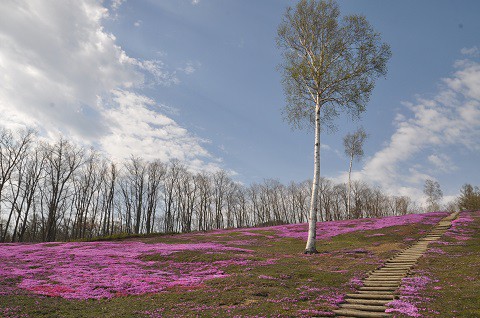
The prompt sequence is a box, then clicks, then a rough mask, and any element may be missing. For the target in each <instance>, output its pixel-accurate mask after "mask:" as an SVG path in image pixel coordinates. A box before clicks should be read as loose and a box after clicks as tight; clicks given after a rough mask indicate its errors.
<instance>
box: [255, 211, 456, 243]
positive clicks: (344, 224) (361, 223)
mask: <svg viewBox="0 0 480 318" xmlns="http://www.w3.org/2000/svg"><path fill="white" fill-rule="evenodd" d="M447 214H448V213H446V212H432V213H425V214H407V215H403V216H389V217H383V218H372V219H355V220H343V221H331V222H319V223H318V224H317V238H318V239H329V238H331V237H334V236H337V235H340V234H346V233H350V232H356V231H369V230H378V229H383V228H386V227H391V226H399V225H407V224H412V223H422V224H428V225H433V224H436V223H438V221H440V220H441V219H442V218H443V217H445V216H446V215H447ZM256 230H263V231H275V232H276V234H277V235H278V236H280V237H291V238H299V239H303V240H306V238H307V224H306V223H302V224H289V225H277V226H270V227H264V228H258V229H249V231H250V232H254V231H256Z"/></svg>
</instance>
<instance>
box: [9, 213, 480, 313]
mask: <svg viewBox="0 0 480 318" xmlns="http://www.w3.org/2000/svg"><path fill="white" fill-rule="evenodd" d="M445 215H447V214H446V213H429V214H421V215H407V216H403V217H389V218H383V219H364V220H349V221H339V222H326V223H319V224H318V238H319V244H318V250H319V251H320V254H318V255H310V256H308V255H303V254H302V252H303V249H304V244H305V237H306V230H307V226H306V224H299V225H286V226H274V227H265V228H256V229H237V230H219V231H213V232H208V233H191V234H181V235H170V236H157V237H155V236H150V237H145V238H134V239H125V240H121V241H101V242H100V241H99V242H73V243H42V244H3V245H1V246H0V264H2V266H1V267H0V286H1V288H0V317H197V316H198V317H235V316H237V317H262V316H265V317H312V316H318V315H323V316H329V315H332V313H331V310H333V309H335V308H336V306H337V304H338V303H339V302H341V301H342V299H343V295H344V294H346V293H349V292H351V291H353V290H354V288H355V287H357V286H358V285H359V284H360V280H361V279H362V278H363V277H365V275H366V273H367V272H368V271H370V270H373V269H375V268H376V267H377V266H378V265H379V264H382V262H384V261H385V260H386V259H388V258H389V257H391V256H392V255H394V254H395V253H396V252H398V251H400V250H401V249H403V248H405V247H406V246H408V244H409V243H411V242H412V241H414V240H416V239H418V238H419V237H421V236H423V235H424V234H425V233H426V232H427V231H428V230H429V229H430V228H431V227H432V225H434V224H436V223H437V222H438V221H439V220H440V219H441V218H442V217H444V216H445ZM479 226H480V213H479V212H468V213H467V212H465V213H462V214H461V218H460V219H459V220H457V221H455V223H454V226H453V227H452V229H451V230H450V231H449V232H448V233H447V235H445V236H444V237H443V238H442V241H440V242H438V243H434V244H432V245H431V248H430V250H429V252H428V253H427V255H426V257H423V258H422V259H421V260H420V262H419V265H418V266H417V267H416V269H415V272H416V278H415V279H410V280H409V281H408V280H407V281H406V282H405V283H406V287H405V288H404V289H403V290H402V296H401V297H400V299H399V300H398V301H396V303H395V304H393V305H392V306H393V309H394V310H396V311H395V312H394V313H395V315H398V316H408V315H410V316H425V317H431V316H437V317H438V316H443V317H453V316H457V317H478V316H480V313H479V311H478V308H480V304H479V301H478V299H479V298H480V297H479V292H478V291H479V290H480V286H479V283H478V282H479V281H480V273H479V270H478V264H479V263H480V259H479V255H480V253H479V252H480V250H479V246H480V244H479V243H480V242H479V241H480V236H479ZM417 277H419V278H417ZM446 308H448V309H446ZM447 310H448V313H447V312H446V311H447ZM453 310H455V312H454V311H453ZM402 313H403V314H402ZM406 314H408V315H406Z"/></svg>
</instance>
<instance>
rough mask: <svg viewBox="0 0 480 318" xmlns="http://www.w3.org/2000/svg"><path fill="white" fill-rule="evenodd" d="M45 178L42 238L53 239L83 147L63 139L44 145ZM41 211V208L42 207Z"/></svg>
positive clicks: (81, 159)
mask: <svg viewBox="0 0 480 318" xmlns="http://www.w3.org/2000/svg"><path fill="white" fill-rule="evenodd" d="M44 149H45V152H46V154H45V159H46V164H45V169H46V179H45V183H44V185H43V199H44V203H45V204H46V208H47V212H48V215H47V218H46V220H45V222H46V224H45V228H44V240H45V241H54V240H55V239H56V235H57V225H58V221H59V220H60V219H61V218H63V216H64V215H63V212H65V209H64V208H65V201H66V199H67V196H69V195H70V194H69V187H70V186H71V182H72V178H73V173H74V172H75V171H76V170H77V169H78V168H79V167H80V165H81V164H82V161H83V149H80V148H77V147H75V146H73V145H72V144H71V143H69V142H68V141H66V140H65V139H60V140H59V141H57V142H56V143H55V144H53V145H45V146H44ZM42 211H43V209H42Z"/></svg>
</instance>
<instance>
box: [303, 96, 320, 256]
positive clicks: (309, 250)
mask: <svg viewBox="0 0 480 318" xmlns="http://www.w3.org/2000/svg"><path fill="white" fill-rule="evenodd" d="M316 104H317V105H316V106H315V148H314V158H315V159H314V173H313V182H312V197H311V199H310V212H309V217H308V240H307V246H306V247H305V254H315V253H318V251H317V248H316V246H315V243H316V238H317V233H316V232H317V212H318V204H317V201H318V189H319V183H320V105H319V103H318V101H317V103H316Z"/></svg>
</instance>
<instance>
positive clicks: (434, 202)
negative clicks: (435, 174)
mask: <svg viewBox="0 0 480 318" xmlns="http://www.w3.org/2000/svg"><path fill="white" fill-rule="evenodd" d="M423 193H424V194H425V196H426V197H427V211H437V210H438V209H440V201H441V200H442V198H443V192H442V189H440V183H438V181H434V180H431V179H427V180H425V185H424V186H423Z"/></svg>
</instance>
